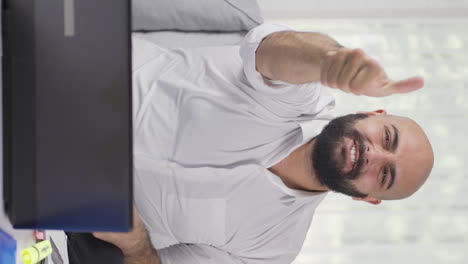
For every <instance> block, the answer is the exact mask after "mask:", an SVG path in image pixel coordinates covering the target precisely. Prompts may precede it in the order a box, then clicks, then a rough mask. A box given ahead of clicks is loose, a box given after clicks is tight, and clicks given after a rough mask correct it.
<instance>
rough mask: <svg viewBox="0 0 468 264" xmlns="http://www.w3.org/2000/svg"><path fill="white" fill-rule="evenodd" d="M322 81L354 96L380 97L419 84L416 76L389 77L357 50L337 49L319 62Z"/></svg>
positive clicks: (403, 90) (419, 85)
mask: <svg viewBox="0 0 468 264" xmlns="http://www.w3.org/2000/svg"><path fill="white" fill-rule="evenodd" d="M320 79H321V82H322V84H324V85H326V86H329V87H331V88H338V89H340V90H342V91H344V92H351V93H353V94H356V95H362V94H363V95H367V96H373V97H382V96H387V95H391V94H395V93H408V92H412V91H415V90H418V89H420V88H422V87H423V85H424V81H423V79H422V78H420V77H412V78H409V79H406V80H402V81H393V80H390V79H389V78H388V76H387V74H386V73H385V71H384V70H383V68H382V67H381V66H380V65H379V64H378V63H377V62H376V61H375V60H373V59H371V58H370V57H368V56H367V55H365V54H364V52H362V50H360V49H347V48H340V49H338V50H336V51H330V52H328V53H327V54H326V56H325V57H324V59H323V61H322V65H321V75H320Z"/></svg>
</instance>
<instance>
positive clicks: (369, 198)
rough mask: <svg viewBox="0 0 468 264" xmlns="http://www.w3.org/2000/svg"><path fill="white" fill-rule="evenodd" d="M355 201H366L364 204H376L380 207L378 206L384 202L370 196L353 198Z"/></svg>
mask: <svg viewBox="0 0 468 264" xmlns="http://www.w3.org/2000/svg"><path fill="white" fill-rule="evenodd" d="M353 200H355V201H364V202H368V203H370V204H374V205H378V204H380V203H381V202H382V200H380V199H377V198H374V197H370V196H366V197H364V198H359V197H353Z"/></svg>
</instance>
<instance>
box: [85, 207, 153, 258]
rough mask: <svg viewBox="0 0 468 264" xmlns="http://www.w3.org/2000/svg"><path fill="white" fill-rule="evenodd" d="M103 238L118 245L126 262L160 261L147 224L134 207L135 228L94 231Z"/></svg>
mask: <svg viewBox="0 0 468 264" xmlns="http://www.w3.org/2000/svg"><path fill="white" fill-rule="evenodd" d="M93 235H94V236H95V237H96V238H98V239H101V240H104V241H106V242H109V243H112V244H114V245H116V246H117V247H118V248H120V250H122V253H123V255H124V256H125V263H135V264H136V263H142V264H146V263H148V264H149V263H151V264H153V263H160V262H159V261H160V260H159V257H158V256H157V254H156V250H154V249H153V247H152V245H151V242H150V239H149V237H148V233H147V232H146V229H145V226H144V225H143V223H142V222H141V219H140V216H139V214H138V212H137V210H136V209H135V208H133V230H132V231H131V232H128V233H110V232H105V233H93Z"/></svg>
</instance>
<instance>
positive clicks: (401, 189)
mask: <svg viewBox="0 0 468 264" xmlns="http://www.w3.org/2000/svg"><path fill="white" fill-rule="evenodd" d="M312 162H313V168H314V169H315V172H316V175H317V178H318V179H319V181H320V182H321V183H322V184H324V185H325V186H327V187H328V188H330V189H331V190H333V191H337V192H341V193H344V194H347V195H350V196H354V197H360V198H363V197H374V198H376V199H379V200H380V199H401V198H404V197H407V196H409V195H411V194H412V193H414V192H415V191H416V190H417V189H419V187H420V186H421V185H422V184H423V183H424V181H425V180H426V178H427V176H428V175H429V172H430V170H431V169H432V165H433V152H432V148H431V146H430V143H429V141H428V139H427V137H426V135H425V134H424V132H423V131H422V129H421V128H420V127H419V126H418V125H417V124H416V123H415V122H414V121H412V120H410V119H407V118H403V117H397V116H387V115H386V114H385V112H384V111H377V112H371V113H367V114H357V115H348V116H344V117H340V118H337V119H335V120H333V121H332V122H330V124H329V125H328V126H327V127H325V129H324V130H323V131H322V133H321V134H320V135H319V136H318V137H317V139H316V141H315V145H314V149H313V153H312Z"/></svg>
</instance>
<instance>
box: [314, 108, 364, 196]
mask: <svg viewBox="0 0 468 264" xmlns="http://www.w3.org/2000/svg"><path fill="white" fill-rule="evenodd" d="M367 117H369V116H368V115H367V114H351V115H346V116H342V117H338V118H336V119H334V120H332V121H331V122H330V123H329V124H328V125H327V126H326V127H325V128H324V129H323V131H322V133H320V135H318V136H317V138H316V139H315V145H314V149H313V152H312V165H313V168H314V170H315V174H316V176H317V179H318V180H319V182H320V183H321V184H322V185H325V186H327V187H328V188H329V189H330V190H332V191H335V192H340V193H343V194H346V195H349V196H353V197H360V198H363V197H366V196H367V195H366V194H364V193H362V192H360V191H358V190H357V189H356V188H355V187H354V185H353V184H352V183H351V180H354V179H356V178H357V177H358V176H359V174H360V171H361V168H362V165H363V163H364V159H363V153H364V151H365V149H366V146H365V145H364V141H365V140H364V137H363V136H362V135H361V133H359V132H358V131H357V130H356V129H355V128H354V125H355V123H356V122H357V121H358V120H361V119H364V118H367ZM345 138H349V139H351V140H354V141H355V142H356V151H358V152H359V158H358V160H357V161H356V165H355V168H354V169H353V170H352V171H351V172H349V173H345V172H343V170H344V168H345V166H346V164H347V151H348V149H347V147H346V146H345V145H344V143H345V141H344V139H345ZM338 154H339V155H338Z"/></svg>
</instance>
